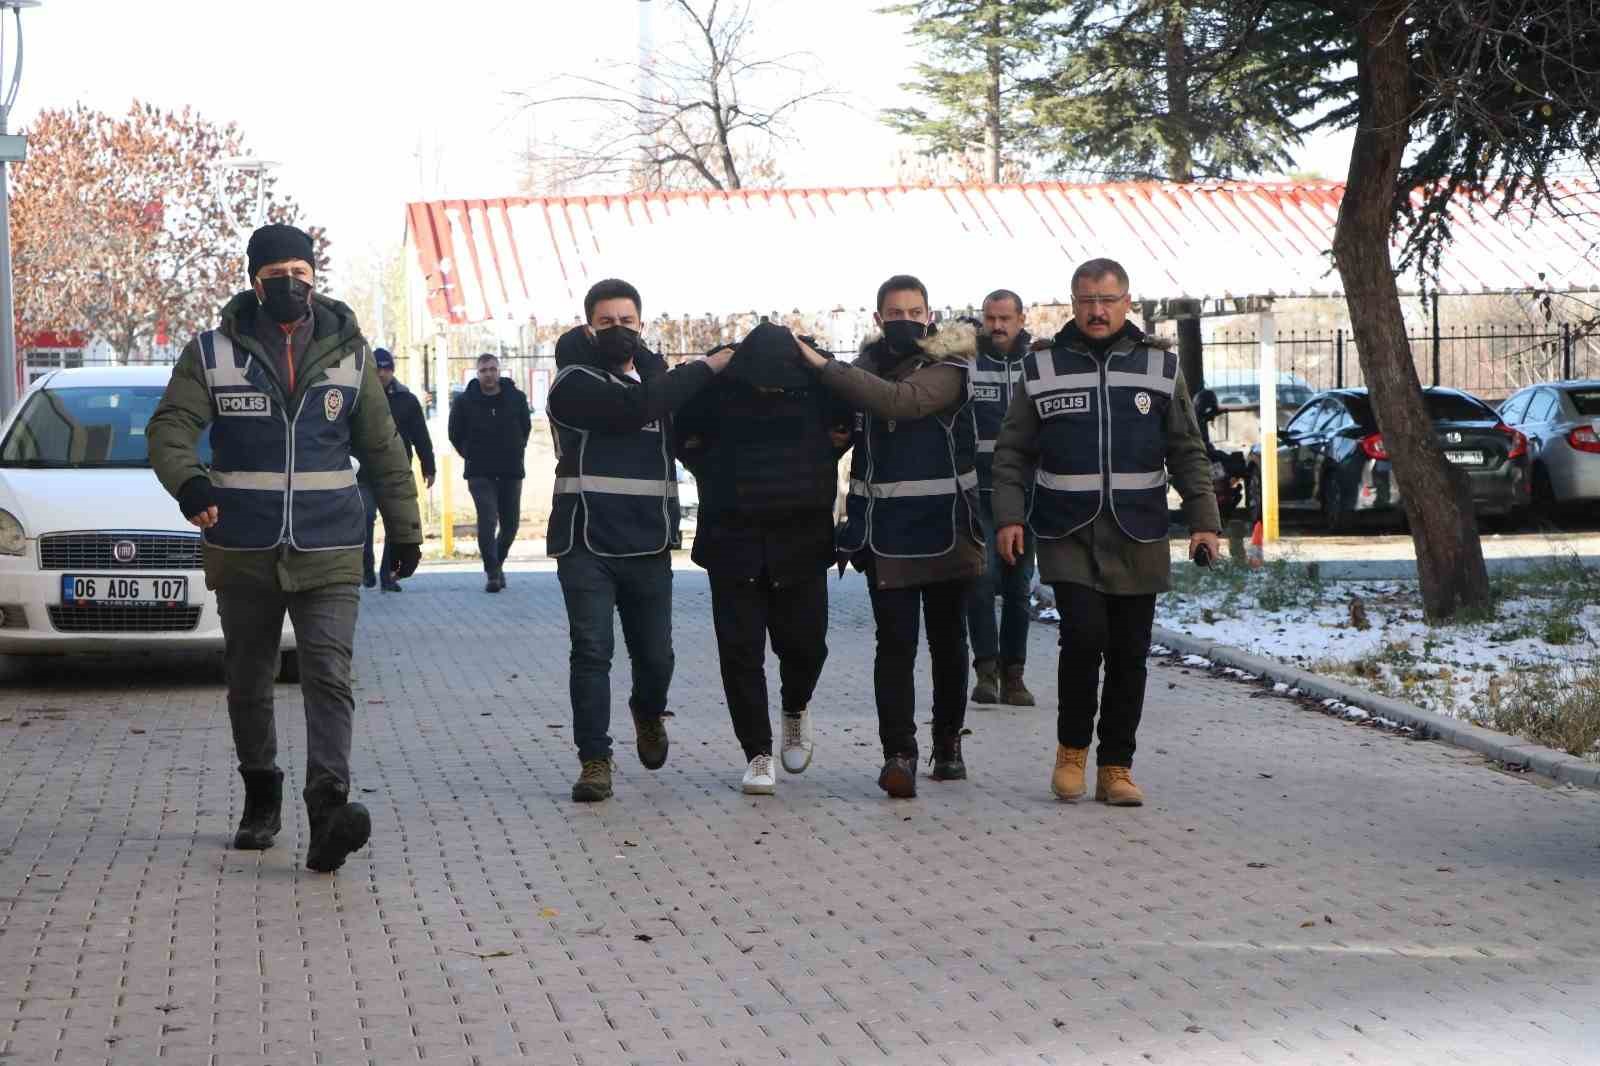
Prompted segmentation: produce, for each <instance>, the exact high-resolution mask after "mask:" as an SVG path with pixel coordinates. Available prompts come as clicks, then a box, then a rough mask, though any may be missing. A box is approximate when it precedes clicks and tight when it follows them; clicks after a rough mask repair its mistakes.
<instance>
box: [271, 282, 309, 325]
mask: <svg viewBox="0 0 1600 1066" xmlns="http://www.w3.org/2000/svg"><path fill="white" fill-rule="evenodd" d="M260 280H261V292H262V295H261V296H260V297H258V299H260V301H261V306H262V307H264V308H266V311H267V317H268V318H271V319H272V321H274V322H276V323H278V324H279V325H283V326H287V325H289V323H291V322H298V321H300V320H301V319H302V318H304V317H306V313H307V312H308V311H310V310H311V286H310V285H307V284H306V283H305V282H303V281H301V280H300V279H299V278H291V277H289V276H288V275H287V274H280V275H279V276H277V277H275V278H262V279H260Z"/></svg>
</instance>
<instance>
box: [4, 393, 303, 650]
mask: <svg viewBox="0 0 1600 1066" xmlns="http://www.w3.org/2000/svg"><path fill="white" fill-rule="evenodd" d="M171 375H172V368H171V367H161V366H155V367H104V368H85V369H79V370H58V371H54V372H52V373H50V374H48V375H46V376H45V377H43V378H40V379H39V380H38V381H37V382H36V383H34V385H33V387H32V388H30V389H29V390H28V392H27V394H26V395H25V396H23V398H22V401H21V402H20V403H19V404H18V405H17V410H16V412H15V413H14V414H13V415H12V417H11V418H9V419H7V420H6V421H5V424H4V426H3V427H0V654H9V655H56V654H63V653H71V652H121V651H141V652H148V651H160V650H173V651H176V650H190V649H201V650H207V649H212V650H220V649H221V648H222V626H221V623H220V621H219V620H218V617H217V601H216V597H215V596H213V595H212V594H211V593H210V592H208V591H207V590H206V583H205V574H204V572H203V569H202V565H201V561H200V534H199V531H198V530H196V529H195V528H194V526H192V525H190V524H189V523H187V522H185V521H184V520H183V517H182V516H181V515H179V513H178V506H177V504H176V503H175V502H174V501H173V499H172V497H171V496H169V495H167V492H166V490H165V489H163V488H162V487H161V483H160V482H159V481H157V480H156V475H155V472H154V471H153V470H151V469H150V458H149V453H148V450H147V448H146V445H145V423H146V422H148V421H149V419H150V415H151V414H152V413H153V412H154V411H155V409H156V404H157V403H158V402H159V401H160V400H161V394H162V392H163V391H164V390H165V389H166V385H167V381H168V379H169V378H170V377H171ZM200 447H201V455H202V457H203V458H205V457H209V452H210V446H209V443H208V441H207V439H206V437H205V436H204V435H202V437H201V442H200ZM283 649H284V650H283V655H282V659H281V662H280V669H279V680H280V681H295V680H298V674H299V663H298V661H297V659H296V656H295V652H294V632H293V630H292V629H291V628H289V627H288V626H287V624H286V625H285V627H284V643H283Z"/></svg>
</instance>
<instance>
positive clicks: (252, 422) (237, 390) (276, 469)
mask: <svg viewBox="0 0 1600 1066" xmlns="http://www.w3.org/2000/svg"><path fill="white" fill-rule="evenodd" d="M199 340H200V357H201V364H202V367H203V369H204V371H205V378H206V386H207V388H208V389H209V390H210V392H211V407H212V415H213V417H212V422H211V450H212V465H211V472H210V478H211V484H212V486H213V487H214V489H215V492H216V497H217V523H216V525H214V526H212V527H211V528H210V529H208V530H206V531H205V534H204V536H205V539H206V541H207V542H208V543H210V544H213V545H215V546H216V547H219V548H229V549H238V550H262V549H268V548H275V547H278V546H279V545H280V544H285V543H287V544H289V545H290V546H291V547H293V548H295V549H296V550H299V551H334V550H340V549H348V548H359V547H360V546H361V545H362V543H363V541H364V540H365V539H366V508H365V507H364V506H363V504H362V501H361V492H360V489H358V488H357V486H356V472H355V468H354V467H353V466H352V465H351V462H350V418H351V415H352V413H353V412H354V410H355V405H356V402H357V400H358V399H359V397H360V392H361V380H362V374H363V373H364V372H365V369H366V349H365V347H364V346H354V347H351V348H350V349H349V351H348V353H347V354H346V355H345V357H344V358H343V359H341V360H340V361H339V363H338V364H336V365H335V366H332V367H329V368H327V369H325V370H324V371H322V372H321V373H320V374H319V375H318V377H317V378H316V379H315V380H314V381H312V382H310V383H309V384H308V385H307V387H306V389H305V391H304V393H302V395H301V397H300V402H299V405H298V406H297V407H296V409H295V411H294V414H293V416H292V417H291V415H290V413H289V411H288V408H287V406H286V404H285V398H284V394H283V389H282V386H281V385H280V384H279V383H278V381H277V379H276V378H275V377H274V376H273V375H272V374H271V373H269V372H268V371H267V369H266V368H265V367H263V366H261V365H260V363H259V362H258V361H257V360H256V359H255V357H254V356H252V355H250V354H249V353H248V352H245V351H243V350H242V349H240V348H239V347H238V346H237V345H235V344H234V343H233V341H232V340H231V339H230V338H229V337H228V336H227V335H226V334H224V333H222V332H220V331H217V330H207V331H205V332H204V333H201V334H200V337H199Z"/></svg>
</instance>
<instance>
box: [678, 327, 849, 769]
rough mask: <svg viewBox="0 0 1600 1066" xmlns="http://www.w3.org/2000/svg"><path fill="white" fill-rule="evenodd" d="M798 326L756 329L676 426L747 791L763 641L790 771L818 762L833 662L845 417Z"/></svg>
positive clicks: (757, 742) (763, 710)
mask: <svg viewBox="0 0 1600 1066" xmlns="http://www.w3.org/2000/svg"><path fill="white" fill-rule="evenodd" d="M798 361H799V357H798V352H797V351H796V347H795V340H794V337H793V335H792V334H790V332H789V331H788V330H787V329H785V328H784V327H782V326H778V325H773V324H771V323H762V324H761V325H759V326H757V327H756V328H755V330H753V331H752V332H751V333H750V335H749V336H747V337H746V338H745V339H744V340H743V341H742V342H741V343H740V344H739V346H738V348H737V349H736V350H735V353H734V356H733V361H732V362H731V363H729V365H728V369H727V372H726V373H724V374H722V375H721V376H720V377H719V378H718V379H717V380H716V381H715V382H713V383H712V384H711V385H710V387H708V388H706V389H705V390H704V391H703V392H701V393H700V394H699V395H698V396H696V397H695V398H694V399H693V400H691V401H690V402H689V403H688V404H687V405H686V406H685V407H684V408H683V410H682V411H680V412H679V413H678V416H677V418H676V419H675V420H674V426H673V429H674V433H673V435H674V438H675V439H674V450H675V451H676V453H677V455H678V458H679V459H681V460H682V461H683V463H684V465H685V466H687V467H688V468H689V469H690V470H691V471H692V472H693V473H694V475H695V481H696V484H697V486H698V491H699V495H700V513H699V520H698V525H697V528H696V531H695V539H694V551H693V558H694V561H695V562H696V563H698V564H700V566H702V567H704V568H705V569H706V571H707V572H708V573H709V574H710V576H711V612H712V620H713V623H714V624H715V627H716V633H717V654H718V657H719V658H720V660H721V663H722V687H723V691H724V692H725V693H726V695H727V699H728V712H729V714H730V715H731V716H732V718H733V730H734V734H735V735H736V736H737V737H738V739H739V744H740V746H741V747H742V748H743V749H744V757H745V760H746V762H747V763H748V766H747V768H746V770H745V774H744V779H743V781H742V782H741V786H740V787H741V788H742V789H743V791H745V792H746V793H750V794H755V795H770V794H771V793H773V792H774V791H775V790H776V788H777V777H776V775H775V774H774V773H773V766H772V722H771V719H770V717H769V715H768V707H767V675H766V670H765V662H766V655H767V638H768V636H769V634H770V636H771V638H772V650H773V652H774V653H775V654H776V655H777V656H778V669H779V676H780V678H781V680H782V701H783V746H782V761H783V768H784V769H785V770H787V771H788V772H790V773H793V774H797V773H800V772H802V771H804V770H805V768H806V767H807V766H808V765H810V763H811V753H812V750H813V740H812V733H811V716H810V708H809V704H810V702H811V695H812V692H813V690H814V689H815V688H816V684H817V678H818V677H819V676H820V675H821V673H822V664H823V662H824V661H825V660H826V659H827V657H828V645H827V637H828V581H827V572H828V567H829V566H830V565H831V564H832V562H833V557H834V553H833V508H834V501H835V497H836V496H837V492H838V487H837V486H838V462H839V456H840V455H841V454H842V453H843V450H844V446H845V444H846V443H847V442H848V441H849V426H850V420H851V411H850V409H849V408H848V407H846V406H845V405H844V404H843V403H842V402H840V401H838V400H837V399H835V398H834V397H833V396H832V394H831V393H829V392H828V390H826V389H824V388H822V387H820V386H819V385H818V383H817V382H815V381H814V380H812V378H811V375H810V374H808V373H807V372H806V371H805V370H804V369H802V368H801V367H800V366H799V365H798Z"/></svg>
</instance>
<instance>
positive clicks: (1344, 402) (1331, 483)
mask: <svg viewBox="0 0 1600 1066" xmlns="http://www.w3.org/2000/svg"><path fill="white" fill-rule="evenodd" d="M1422 398H1423V402H1424V403H1425V404H1426V405H1427V408H1428V414H1429V415H1430V416H1431V417H1432V419H1433V424H1434V428H1435V429H1436V430H1437V431H1438V434H1439V446H1440V447H1441V448H1443V449H1444V453H1445V457H1446V458H1448V459H1449V460H1450V461H1451V462H1452V463H1455V464H1456V465H1457V466H1460V467H1462V468H1463V469H1464V470H1466V472H1467V477H1468V479H1469V480H1470V482H1471V485H1472V502H1473V505H1474V508H1475V510H1476V511H1477V513H1478V514H1479V515H1499V516H1506V517H1509V518H1512V519H1515V518H1517V517H1518V516H1520V515H1521V514H1523V513H1524V512H1525V511H1526V510H1527V507H1528V505H1529V502H1530V499H1531V497H1530V495H1529V480H1528V442H1527V440H1526V439H1525V438H1524V437H1523V436H1522V434H1521V433H1518V432H1517V431H1516V430H1514V429H1512V428H1511V427H1510V426H1507V425H1506V424H1505V423H1504V422H1502V421H1501V420H1500V416H1499V415H1497V414H1495V411H1494V408H1492V407H1490V406H1489V405H1488V404H1486V403H1484V402H1483V401H1482V400H1480V399H1478V398H1477V397H1475V396H1472V395H1469V394H1468V393H1465V392H1458V391H1457V390H1455V389H1439V388H1433V389H1423V390H1422ZM1260 453H1261V449H1260V447H1259V446H1258V447H1256V448H1253V449H1251V452H1250V473H1249V480H1248V485H1247V494H1248V496H1249V500H1250V509H1251V513H1252V514H1259V513H1260V510H1261V503H1260V500H1261V465H1260V463H1261V454H1260ZM1278 506H1279V507H1280V508H1282V509H1284V510H1307V511H1320V512H1321V513H1322V516H1323V521H1324V522H1325V523H1326V525H1327V526H1328V528H1329V529H1333V530H1342V529H1346V528H1348V527H1349V526H1350V524H1351V522H1352V520H1353V519H1354V518H1355V517H1356V516H1357V515H1360V514H1381V513H1385V512H1390V513H1395V512H1398V510H1399V507H1400V486H1399V484H1398V482H1396V481H1395V479H1394V477H1393V474H1392V471H1391V469H1390V463H1389V453H1388V451H1387V450H1386V449H1385V448H1384V446H1383V435H1382V434H1381V433H1379V432H1378V420H1377V417H1376V416H1375V415H1374V414H1373V412H1372V404H1371V403H1370V402H1369V401H1368V399H1367V390H1366V389H1333V390H1330V391H1328V392H1323V393H1318V394H1317V395H1316V396H1313V397H1312V398H1311V399H1310V400H1308V401H1306V404H1305V406H1304V407H1302V408H1300V410H1299V411H1297V412H1295V416H1294V418H1293V420H1292V421H1290V423H1289V424H1288V425H1287V426H1285V427H1284V428H1283V429H1281V430H1279V431H1278Z"/></svg>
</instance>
